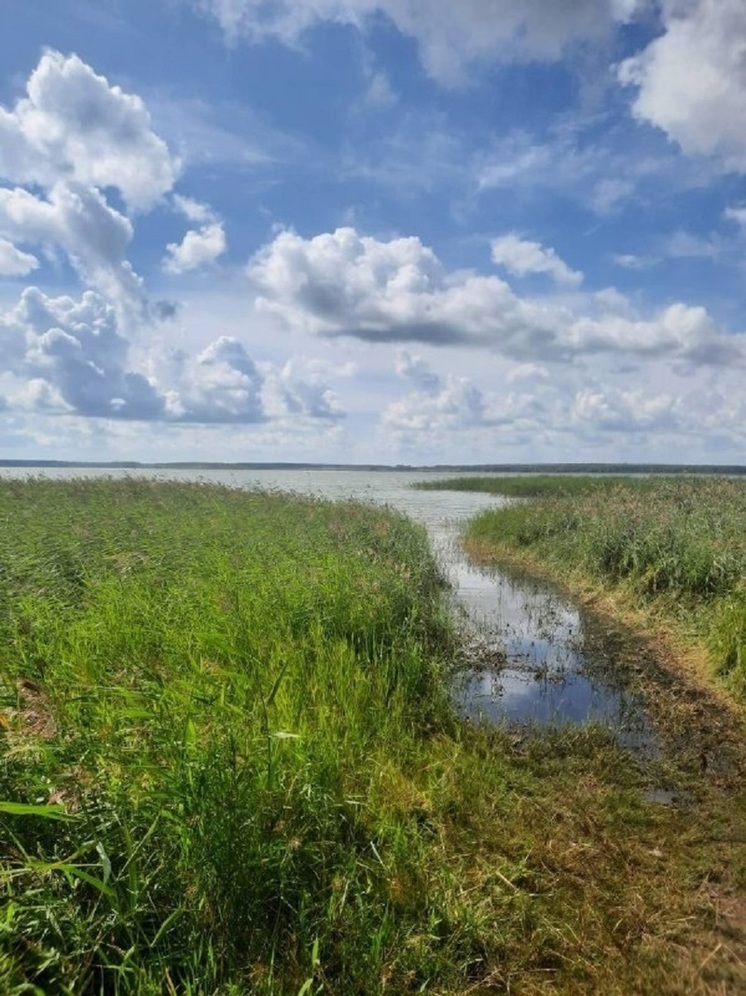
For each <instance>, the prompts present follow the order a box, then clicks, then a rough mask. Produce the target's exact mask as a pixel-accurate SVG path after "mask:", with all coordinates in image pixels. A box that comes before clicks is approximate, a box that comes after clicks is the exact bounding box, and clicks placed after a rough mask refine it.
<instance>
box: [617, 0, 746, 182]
mask: <svg viewBox="0 0 746 996" xmlns="http://www.w3.org/2000/svg"><path fill="white" fill-rule="evenodd" d="M661 7H662V17H663V24H664V27H665V30H664V32H663V34H662V35H660V36H659V37H658V38H656V39H655V40H654V41H653V42H651V43H650V45H648V47H647V48H646V49H645V50H644V51H643V52H641V53H640V54H638V55H635V56H633V57H632V58H629V59H626V60H625V61H624V62H623V63H622V64H621V66H620V67H619V79H620V80H621V82H622V83H624V84H627V85H630V86H636V87H637V88H638V94H637V98H636V100H635V102H634V104H633V111H634V114H635V116H636V117H637V118H639V119H640V120H641V121H647V122H650V123H651V124H653V125H656V126H657V127H659V128H662V129H663V130H664V131H665V132H666V134H667V135H668V137H669V138H670V139H672V140H673V141H675V142H677V143H678V144H679V145H680V146H681V148H682V149H683V151H684V152H686V153H689V154H704V155H712V156H715V157H717V158H718V159H719V160H720V162H721V163H722V164H723V165H724V166H725V168H726V169H730V170H737V171H740V172H744V171H746V60H744V50H745V48H746V7H744V3H743V0H689V2H686V3H682V2H681V0H662V4H661Z"/></svg>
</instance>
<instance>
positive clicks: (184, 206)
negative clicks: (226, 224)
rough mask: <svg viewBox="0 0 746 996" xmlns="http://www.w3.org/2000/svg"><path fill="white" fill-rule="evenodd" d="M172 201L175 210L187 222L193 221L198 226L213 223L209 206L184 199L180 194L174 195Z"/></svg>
mask: <svg viewBox="0 0 746 996" xmlns="http://www.w3.org/2000/svg"><path fill="white" fill-rule="evenodd" d="M172 199H173V203H174V207H175V208H176V210H177V211H179V213H180V214H183V215H184V217H185V218H186V219H187V220H188V221H193V222H195V223H196V224H198V225H200V224H201V225H205V224H207V223H208V222H211V221H215V213H214V211H213V210H212V208H211V207H210V205H209V204H202V203H201V202H200V201H195V200H194V199H193V198H192V197H184V196H182V195H181V194H174V195H173V198H172Z"/></svg>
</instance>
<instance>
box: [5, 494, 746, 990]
mask: <svg viewBox="0 0 746 996" xmlns="http://www.w3.org/2000/svg"><path fill="white" fill-rule="evenodd" d="M453 654H454V645H453V637H452V634H451V631H450V628H449V624H448V622H447V620H446V619H445V618H444V616H443V614H442V600H441V583H440V581H439V578H438V575H437V572H436V570H435V567H434V564H433V561H432V559H431V557H430V554H429V552H428V548H427V543H426V537H425V535H424V534H423V532H422V531H421V530H420V529H418V528H417V527H415V526H413V525H412V524H411V523H409V522H408V521H406V520H405V519H403V518H402V517H400V516H397V515H395V514H393V513H390V512H388V511H382V510H376V509H373V508H369V507H366V506H362V505H357V504H353V503H349V504H343V505H334V504H330V503H324V502H320V501H315V500H311V499H305V498H298V497H290V496H287V495H282V494H274V493H246V492H239V491H232V490H228V489H220V488H214V487H207V486H201V485H183V484H180V485H175V484H174V485H170V484H169V485H166V484H154V483H151V482H147V481H137V480H125V481H120V482H111V481H105V480H104V481H101V480H99V481H78V482H71V483H55V482H49V481H30V482H14V481H3V482H2V483H1V484H0V747H1V748H2V761H1V762H0V889H1V890H2V903H0V991H1V992H2V993H4V994H6V993H7V994H9V996H21V994H26V993H50V994H57V993H60V994H65V993H76V994H87V993H90V994H93V993H96V994H99V993H106V994H109V993H118V994H130V993H132V994H153V996H155V994H161V993H171V994H176V993H179V994H182V993H185V994H192V996H207V994H226V996H238V994H241V993H252V994H254V993H257V994H282V996H284V994H293V996H301V994H319V993H332V994H338V996H347V994H350V993H359V994H371V996H373V994H379V993H394V994H398V993H410V992H411V993H415V992H429V993H437V994H446V993H454V994H455V993H486V992H488V991H489V992H491V991H502V992H507V991H510V992H513V993H550V992H551V993H555V992H567V993H578V992H603V993H606V994H620V996H621V994H624V993H630V992H635V993H651V994H652V993H655V994H659V993H669V992H682V993H683V992H686V993H691V992H698V991H706V990H705V989H703V988H702V987H703V986H706V985H709V984H710V983H711V984H712V985H713V986H725V987H726V988H725V989H722V990H720V991H733V990H732V989H730V990H729V989H727V987H728V986H733V985H738V984H740V983H741V982H743V974H739V972H740V970H741V969H740V967H739V964H738V962H737V959H736V960H734V959H732V958H728V957H726V958H725V959H724V952H730V951H731V950H732V945H733V942H732V940H731V939H729V940H728V941H727V943H722V940H723V938H722V934H721V933H719V932H720V931H722V926H723V924H724V923H725V922H726V921H725V919H724V918H723V917H722V916H721V915H716V910H717V908H718V898H717V896H716V895H715V892H716V890H715V889H714V888H713V886H712V883H714V882H717V883H720V885H719V888H723V887H725V886H727V885H728V884H729V883H731V882H733V881H734V876H736V878H737V875H738V874H740V873H739V872H738V869H743V868H744V867H746V861H743V860H741V861H738V862H733V861H732V855H733V844H732V841H733V839H734V835H735V834H737V833H738V832H739V830H738V828H739V826H742V825H743V803H742V800H741V799H740V798H739V796H738V794H737V793H734V794H733V797H732V798H731V800H730V806H729V809H728V810H727V812H723V813H718V814H717V821H718V822H717V828H718V829H717V834H713V831H712V828H713V815H712V812H711V811H708V812H706V813H704V815H703V811H700V810H699V809H697V808H696V807H693V806H689V805H687V806H684V807H679V806H659V805H655V804H654V803H652V802H649V801H646V798H645V790H646V789H647V788H650V787H652V786H659V785H661V784H664V785H665V786H667V787H670V788H672V789H673V790H676V791H679V790H681V791H682V792H683V791H685V790H686V792H687V793H688V797H691V798H695V797H697V796H698V794H701V793H702V792H704V791H705V790H704V789H703V788H702V787H701V786H699V785H698V784H697V783H696V782H693V781H692V780H691V776H690V773H687V772H685V771H683V770H679V769H674V768H673V767H669V766H668V765H667V764H658V765H657V767H655V766H654V767H651V764H650V763H646V764H643V762H642V761H639V760H635V759H633V758H631V757H630V756H628V755H626V754H624V753H623V752H622V751H621V750H619V749H618V748H617V747H616V746H615V745H614V743H613V742H612V741H611V739H610V738H609V737H608V736H607V735H606V734H604V733H603V732H602V731H598V730H594V729H585V730H564V731H554V732H552V731H549V732H547V733H546V734H544V735H541V736H538V735H537V736H527V735H525V734H519V733H514V732H511V731H504V730H495V731H487V730H480V729H471V728H468V727H466V728H465V727H463V726H462V725H460V724H458V723H457V722H456V721H455V720H454V718H453V717H452V715H451V712H450V706H449V703H448V701H447V698H446V696H445V693H444V688H445V684H444V681H443V677H444V661H445V660H446V659H447V658H451V657H453ZM707 791H709V790H707ZM703 805H704V803H703ZM715 838H717V839H715ZM724 842H725V844H724ZM725 845H727V847H726V846H725ZM736 884H737V883H736ZM713 951H714V953H713ZM713 991H714V990H713Z"/></svg>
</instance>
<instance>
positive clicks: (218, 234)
mask: <svg viewBox="0 0 746 996" xmlns="http://www.w3.org/2000/svg"><path fill="white" fill-rule="evenodd" d="M173 204H174V207H175V208H176V210H177V211H178V212H179V213H180V214H183V215H184V217H185V218H187V219H188V220H189V221H192V222H196V223H197V224H199V225H200V228H198V229H195V228H192V229H190V230H189V231H188V232H187V233H186V235H185V236H184V238H183V239H182V241H181V242H170V243H169V244H168V245H167V246H166V256H165V258H164V260H163V269H164V270H165V271H166V273H174V274H178V273H186V272H187V271H189V270H197V269H199V268H200V267H202V266H209V265H211V264H212V263H214V262H216V260H217V259H219V257H220V256H222V255H223V253H224V252H225V251H226V249H227V247H228V245H227V242H226V238H225V231H224V229H223V224H222V222H221V221H220V219H219V218H218V217H217V215H216V214H215V212H214V211H213V210H212V208H211V207H210V206H209V205H208V204H202V203H200V202H199V201H195V200H193V199H192V198H191V197H182V196H181V195H179V194H175V195H174V197H173Z"/></svg>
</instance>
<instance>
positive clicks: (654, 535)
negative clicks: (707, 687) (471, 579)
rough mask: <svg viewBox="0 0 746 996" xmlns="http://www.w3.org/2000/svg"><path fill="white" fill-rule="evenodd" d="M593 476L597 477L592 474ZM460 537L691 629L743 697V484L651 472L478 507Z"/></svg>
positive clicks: (745, 619)
mask: <svg viewBox="0 0 746 996" xmlns="http://www.w3.org/2000/svg"><path fill="white" fill-rule="evenodd" d="M593 480H594V482H595V479H593ZM468 542H469V544H471V545H472V547H473V548H475V549H477V548H481V549H482V550H483V551H485V552H486V551H488V550H489V549H490V548H493V549H498V548H502V549H513V550H518V551H524V552H527V553H529V554H530V555H531V557H532V558H533V559H534V560H537V561H542V560H543V561H545V562H546V563H547V564H551V565H554V567H555V570H556V569H558V568H560V569H562V570H564V572H565V573H566V572H567V571H572V570H579V571H581V572H584V573H586V574H587V575H589V576H591V577H593V578H595V579H597V580H599V581H601V582H603V583H605V584H608V585H611V586H614V587H617V588H619V589H621V590H624V591H625V592H627V593H628V594H630V595H631V596H633V597H635V598H637V599H639V600H641V601H642V602H644V603H646V604H649V605H652V606H654V607H655V608H656V610H658V611H660V612H661V613H662V615H663V617H664V618H670V619H673V620H677V621H678V622H680V623H682V624H684V625H688V626H689V627H691V629H692V631H693V632H694V633H695V635H698V636H699V638H700V639H702V640H703V641H704V642H705V643H706V644H707V646H708V648H709V652H710V655H711V660H712V664H713V668H714V670H715V671H716V672H717V673H719V674H721V675H723V676H724V677H725V678H726V680H727V681H728V683H729V684H730V685H731V687H732V688H733V689H734V690H736V692H737V693H738V694H739V695H741V696H744V695H746V486H744V484H743V482H742V481H740V480H731V479H727V478H708V477H691V478H678V477H676V478H649V479H645V481H644V482H643V483H642V484H634V485H630V484H629V483H626V484H623V485H619V486H614V487H610V488H607V487H604V488H603V489H600V488H599V487H597V486H596V485H595V483H594V484H593V486H592V487H591V488H590V490H588V491H587V492H585V493H584V492H583V491H582V489H581V490H580V491H579V492H576V493H574V494H569V493H565V492H564V491H563V490H562V488H558V489H557V490H555V492H553V493H552V492H551V491H550V492H547V493H546V494H545V496H544V497H543V498H541V499H540V500H537V501H534V502H532V503H530V504H527V505H511V506H509V507H506V508H502V509H497V510H494V511H488V512H485V513H483V514H482V515H481V516H479V517H478V518H477V519H475V520H474V521H473V522H472V523H471V524H470V527H469V532H468Z"/></svg>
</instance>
